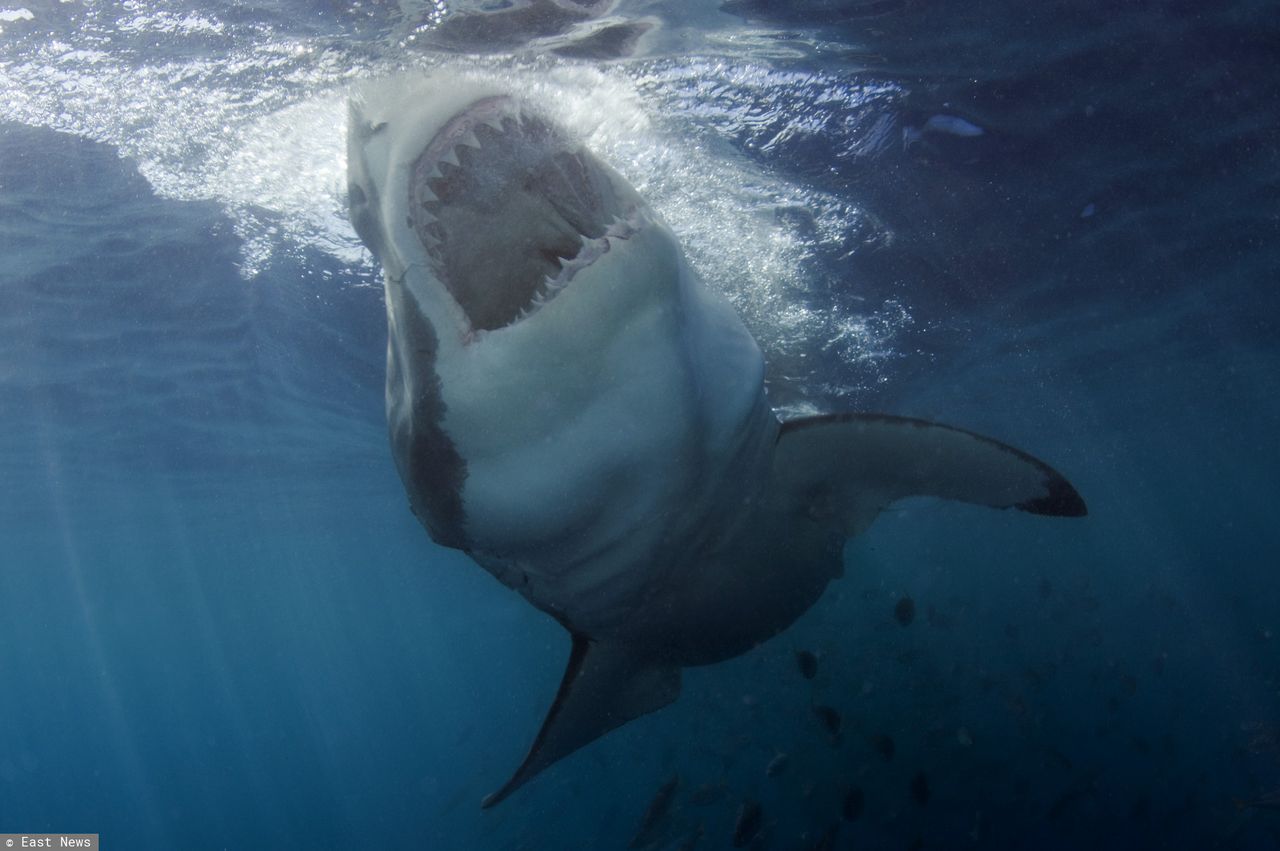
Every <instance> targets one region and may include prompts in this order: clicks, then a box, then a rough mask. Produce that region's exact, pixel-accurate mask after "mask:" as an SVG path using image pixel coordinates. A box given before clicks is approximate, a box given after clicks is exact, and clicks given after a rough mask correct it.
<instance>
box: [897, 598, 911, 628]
mask: <svg viewBox="0 0 1280 851" xmlns="http://www.w3.org/2000/svg"><path fill="white" fill-rule="evenodd" d="M893 616H894V618H895V619H896V620H897V621H898V623H900V624H902V625H903V626H911V622H912V621H913V620H915V619H916V601H915V600H912V599H911V598H910V597H903V598H902V599H901V600H899V601H898V604H897V605H896V606H894V607H893Z"/></svg>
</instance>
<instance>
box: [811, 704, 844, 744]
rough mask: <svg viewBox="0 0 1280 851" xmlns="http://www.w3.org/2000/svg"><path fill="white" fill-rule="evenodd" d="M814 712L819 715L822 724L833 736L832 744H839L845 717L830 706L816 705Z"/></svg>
mask: <svg viewBox="0 0 1280 851" xmlns="http://www.w3.org/2000/svg"><path fill="white" fill-rule="evenodd" d="M813 714H814V715H816V716H818V720H819V721H821V722H822V726H823V727H825V728H826V730H827V733H828V734H829V735H830V736H831V742H832V744H838V743H839V741H840V728H841V727H843V726H844V718H842V717H841V715H840V713H839V712H838V711H837V710H835V709H834V708H832V707H830V706H821V705H819V706H815V707H813Z"/></svg>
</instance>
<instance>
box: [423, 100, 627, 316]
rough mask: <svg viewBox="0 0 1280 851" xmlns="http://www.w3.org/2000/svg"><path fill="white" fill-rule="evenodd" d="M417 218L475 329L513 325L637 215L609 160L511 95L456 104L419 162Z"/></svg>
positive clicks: (623, 234) (438, 268)
mask: <svg viewBox="0 0 1280 851" xmlns="http://www.w3.org/2000/svg"><path fill="white" fill-rule="evenodd" d="M409 210H410V214H409V223H410V225H411V226H412V227H413V230H414V232H415V233H417V235H418V239H420V240H421V241H422V244H423V246H424V247H425V248H426V251H427V255H428V256H429V257H430V258H431V260H432V263H433V266H434V270H433V271H434V272H435V274H436V275H437V277H439V278H440V280H441V281H443V282H444V285H445V286H446V287H447V288H448V289H449V292H450V294H452V296H453V298H454V300H455V301H457V303H458V304H459V306H461V307H462V310H463V311H464V312H465V313H466V315H467V318H468V320H469V321H470V323H471V328H472V331H473V332H480V331H492V330H495V329H498V328H504V327H506V326H508V325H513V324H515V323H516V322H519V321H520V320H522V319H524V318H526V317H527V316H529V315H531V314H532V313H533V312H535V311H536V310H538V309H540V308H541V307H542V306H543V305H545V304H546V303H547V302H549V301H550V300H551V299H553V298H555V297H556V296H557V295H558V294H559V293H560V292H561V291H562V290H563V289H564V288H565V287H566V286H568V284H569V282H570V281H571V280H572V279H573V277H574V275H575V274H577V273H578V272H579V271H581V270H582V269H584V268H586V267H587V266H589V265H590V264H591V263H593V262H595V260H596V259H598V258H599V257H600V256H601V255H603V254H604V253H605V252H607V251H608V250H609V241H610V239H626V238H628V237H630V236H631V235H632V234H633V233H634V232H635V230H636V229H637V228H638V227H639V222H638V219H637V216H638V215H639V214H638V212H637V210H636V208H635V205H634V204H631V203H627V202H626V201H625V200H624V199H623V198H621V197H620V193H619V191H618V189H617V187H615V185H614V182H613V181H612V180H611V179H610V175H609V173H608V172H607V170H606V169H604V168H602V167H601V166H600V164H599V163H598V162H597V161H596V160H595V159H594V158H593V157H592V156H591V154H589V153H587V152H586V151H585V150H583V149H581V148H578V147H575V146H572V145H570V144H569V143H568V142H567V141H566V140H565V139H564V138H563V137H562V136H561V135H560V134H559V133H558V132H557V131H556V130H555V129H554V128H553V126H552V125H551V124H549V123H548V122H547V121H545V120H544V119H542V118H540V117H538V116H536V115H531V114H528V113H526V112H524V111H523V110H521V109H520V108H519V107H518V106H517V104H516V103H515V101H513V100H512V99H511V98H508V97H490V98H484V99H482V100H479V101H477V102H475V103H473V104H472V105H471V106H470V107H468V108H467V109H466V110H464V111H463V112H461V113H459V114H458V115H456V116H454V117H453V118H452V119H451V120H450V121H449V123H448V124H446V125H445V126H444V128H443V129H442V130H440V132H439V133H437V134H436V136H435V138H434V139H432V141H431V143H430V144H429V145H427V148H426V150H424V151H423V152H422V154H421V156H419V157H418V160H417V162H415V163H414V167H413V175H412V178H411V180H410V184H409Z"/></svg>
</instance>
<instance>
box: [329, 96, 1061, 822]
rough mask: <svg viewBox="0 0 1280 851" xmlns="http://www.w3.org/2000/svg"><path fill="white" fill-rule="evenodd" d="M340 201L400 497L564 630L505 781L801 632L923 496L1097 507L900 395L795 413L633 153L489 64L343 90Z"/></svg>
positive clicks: (515, 780)
mask: <svg viewBox="0 0 1280 851" xmlns="http://www.w3.org/2000/svg"><path fill="white" fill-rule="evenodd" d="M348 177H349V186H348V193H349V195H348V198H349V207H350V215H351V221H352V224H353V225H354V227H355V230H356V233H357V234H358V235H359V236H360V238H361V240H363V242H364V244H365V245H366V246H368V248H369V250H370V251H372V252H373V254H374V255H375V256H376V257H377V259H378V260H379V262H380V263H381V264H382V267H383V270H384V285H385V296H386V307H387V322H388V331H389V334H388V345H387V386H386V410H387V423H388V427H389V431H390V438H391V448H392V453H393V455H394V457H395V463H396V466H397V468H398V469H399V473H400V476H401V479H402V480H403V482H404V487H405V490H406V491H407V493H408V497H409V504H410V506H411V508H412V510H413V512H414V514H416V515H417V517H418V518H419V520H420V521H421V522H422V524H423V525H424V526H425V527H426V529H427V531H428V533H429V534H430V535H431V537H432V538H433V539H434V540H435V541H436V542H437V543H439V544H442V545H444V546H446V547H453V548H456V549H459V550H462V551H463V552H465V553H467V554H468V555H469V556H470V557H471V558H472V559H474V560H475V561H476V562H477V563H478V564H479V565H480V566H481V567H483V568H484V569H485V570H487V571H489V572H490V573H491V574H493V576H495V577H496V578H497V579H498V580H499V581H500V582H502V583H503V584H504V585H507V586H508V587H510V588H512V589H514V590H515V591H517V592H519V593H520V594H521V595H523V596H524V598H525V599H526V600H528V601H529V602H530V603H532V604H533V605H534V606H535V607H537V608H538V609H540V610H541V611H543V612H546V613H547V614H548V615H550V616H551V617H553V618H555V619H556V620H557V621H558V622H559V623H560V624H562V625H563V626H564V628H565V629H566V630H568V632H569V635H570V637H571V639H572V649H571V651H570V654H569V661H568V665H567V667H566V669H565V672H564V677H563V679H562V681H561V683H560V687H559V689H558V691H557V692H556V695H555V700H554V702H553V703H552V705H551V709H550V711H549V712H548V713H547V716H546V719H545V720H544V722H543V724H542V728H541V729H540V730H539V732H538V734H537V736H536V738H535V739H534V742H533V745H532V747H531V748H530V750H529V752H528V754H527V756H526V757H525V758H524V761H523V762H522V763H521V764H520V766H519V768H517V769H516V771H515V773H514V774H513V775H512V777H511V778H510V779H509V780H508V781H507V782H506V783H505V784H504V785H503V786H502V787H501V788H499V789H498V790H497V791H496V792H494V793H493V794H492V795H490V796H488V797H487V798H486V799H485V800H484V805H485V806H492V805H493V804H495V803H497V802H498V801H501V800H502V799H503V798H505V797H507V796H508V795H510V794H511V793H512V792H513V791H515V790H516V789H517V788H519V787H520V786H521V785H523V784H524V783H526V782H527V781H528V780H529V779H530V778H532V777H533V776H534V775H536V774H537V773H538V772H540V771H542V770H543V769H545V768H546V767H548V766H549V765H551V764H552V763H554V762H556V761H557V760H559V759H562V758H564V757H565V756H567V755H569V754H571V753H573V752H574V751H576V750H577V749H579V748H581V747H583V746H584V745H586V744H588V743H590V742H592V741H593V740H595V739H596V738H598V737H600V736H602V735H604V734H605V733H607V732H609V731H610V730H613V729H615V728H617V727H619V726H621V725H623V724H625V723H627V722H628V721H630V720H632V719H634V718H637V717H639V716H641V715H644V714H646V713H649V712H653V711H655V710H657V709H659V708H661V707H663V706H666V705H667V704H669V703H671V702H672V701H673V700H675V699H676V697H677V695H678V694H679V693H680V672H681V669H682V668H685V667H689V666H695V665H709V664H712V663H715V662H719V661H722V660H725V659H730V658H732V657H734V656H737V655H739V654H741V653H744V652H746V651H747V650H750V649H751V648H753V647H755V646H757V645H759V644H760V643H761V642H763V641H765V640H767V639H769V638H770V637H772V636H774V635H776V634H778V633H779V632H781V631H782V630H784V629H786V628H787V627H788V626H789V625H790V624H791V623H792V622H794V621H795V620H796V619H797V618H798V617H799V616H800V615H801V614H803V613H804V612H805V611H806V610H807V609H808V608H809V607H810V606H812V605H813V604H814V603H815V602H816V601H817V600H818V598H819V597H820V596H821V595H822V592H823V590H824V589H825V588H826V586H827V583H828V582H830V581H831V580H832V579H835V578H836V577H838V576H840V575H841V572H842V549H843V546H844V544H845V542H846V540H847V539H848V538H850V537H851V536H854V535H857V534H859V533H861V532H863V531H864V530H866V528H867V527H868V526H869V525H870V524H871V522H872V521H873V520H874V519H875V517H876V515H877V514H878V513H879V512H880V511H881V510H883V509H884V508H885V507H886V506H888V505H890V504H892V503H893V502H894V501H896V500H899V499H902V498H904V497H908V496H913V495H929V496H936V497H944V498H948V499H955V500H960V501H963V502H969V503H976V504H978V505H986V506H990V507H992V508H1014V509H1018V510H1021V511H1025V512H1030V513H1032V514H1040V515H1055V516H1066V517H1078V516H1082V515H1084V514H1085V513H1086V508H1085V503H1084V500H1083V499H1081V497H1080V495H1079V494H1078V493H1077V492H1076V490H1075V488H1073V487H1072V486H1071V485H1070V484H1069V483H1068V482H1067V480H1066V479H1065V478H1064V477H1063V476H1062V475H1060V474H1059V473H1058V472H1057V471H1055V470H1054V469H1053V468H1052V467H1050V466H1049V465H1048V464H1046V463H1044V462H1043V461H1040V460H1038V459H1036V458H1034V457H1032V456H1031V455H1028V454H1027V453H1025V452H1023V451H1021V450H1018V449H1015V448H1013V447H1011V446H1008V445H1006V444H1004V443H1001V442H1000V441H998V440H994V439H992V438H990V437H984V436H982V435H979V434H974V433H972V432H969V431H965V430H963V429H959V428H953V427H950V426H946V425H941V424H938V423H933V422H927V421H924V420H918V419H908V418H905V417H896V416H888V415H883V414H865V413H844V414H829V415H824V416H813V417H803V418H799V419H789V420H786V421H780V420H779V419H778V417H777V416H776V415H775V414H774V412H773V410H772V409H771V408H770V406H769V402H768V399H767V398H766V396H765V390H764V381H763V377H764V359H763V357H762V355H761V352H760V349H759V347H758V346H757V345H756V342H755V340H754V339H753V338H752V336H751V334H750V333H748V331H747V329H746V328H745V327H744V326H743V324H742V322H741V321H740V320H739V319H738V317H737V316H736V315H735V313H734V312H733V310H732V309H731V308H730V306H729V305H728V303H727V302H726V301H725V300H724V299H723V298H721V297H720V296H719V295H717V294H716V293H714V292H712V291H711V290H709V289H708V288H707V287H706V286H705V285H704V284H703V282H702V281H701V280H700V279H699V278H698V275H697V274H696V273H695V272H694V270H693V269H692V268H690V266H689V265H688V264H687V263H686V262H685V258H684V256H683V254H682V252H681V249H680V245H679V243H678V242H677V240H676V237H675V236H674V235H673V233H672V232H671V230H670V229H669V228H668V227H667V226H666V225H665V224H664V223H663V221H662V219H661V218H660V217H659V216H658V215H657V213H655V212H654V210H653V209H652V208H651V207H650V206H649V205H648V204H647V203H645V201H644V199H643V198H641V197H640V195H639V194H638V193H637V192H636V191H635V189H633V188H632V187H631V185H630V184H628V182H627V181H626V180H625V179H623V178H622V177H621V176H620V175H619V174H618V173H617V172H616V171H614V170H613V169H612V168H610V167H609V166H608V165H606V164H605V163H604V162H602V161H601V160H600V159H598V158H597V157H596V156H595V155H593V154H592V153H591V152H590V151H588V150H587V149H586V148H585V147H583V145H582V144H581V143H580V142H578V141H576V140H575V138H574V137H573V136H572V135H570V134H568V133H566V132H565V131H564V130H562V129H561V128H560V127H558V126H557V125H556V123H555V122H554V121H552V120H551V119H550V118H549V117H548V116H547V115H546V114H544V113H543V112H541V111H539V110H538V109H537V108H535V107H533V106H531V105H530V104H528V103H524V102H522V101H521V99H520V98H518V97H517V96H515V95H513V94H512V93H511V92H510V90H509V88H508V87H506V86H503V85H502V83H501V82H500V81H498V80H485V79H478V78H472V77H461V76H441V75H435V76H400V77H395V78H392V79H390V80H385V81H382V82H381V83H371V84H369V85H368V86H367V87H366V88H364V89H363V91H361V92H360V93H358V94H357V95H356V96H355V97H354V98H353V99H352V101H351V105H350V114H349V128H348Z"/></svg>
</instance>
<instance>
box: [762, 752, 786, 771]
mask: <svg viewBox="0 0 1280 851" xmlns="http://www.w3.org/2000/svg"><path fill="white" fill-rule="evenodd" d="M790 763H791V757H789V756H787V755H786V754H785V753H779V754H778V755H777V756H775V757H774V758H773V759H771V760H769V764H768V765H767V766H765V769H764V773H765V776H767V777H777V776H778V775H779V774H781V773H782V772H784V771H786V770H787V766H788V765H789V764H790Z"/></svg>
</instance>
